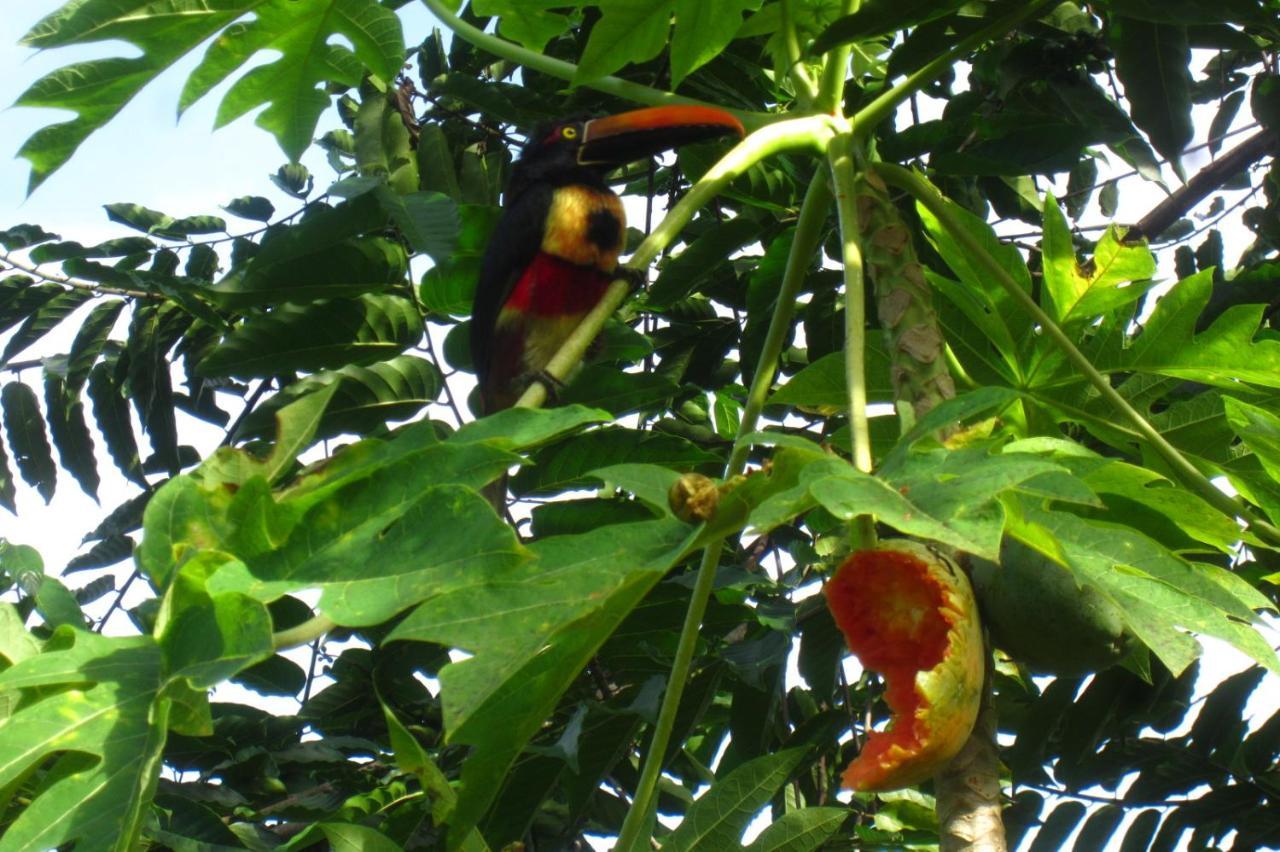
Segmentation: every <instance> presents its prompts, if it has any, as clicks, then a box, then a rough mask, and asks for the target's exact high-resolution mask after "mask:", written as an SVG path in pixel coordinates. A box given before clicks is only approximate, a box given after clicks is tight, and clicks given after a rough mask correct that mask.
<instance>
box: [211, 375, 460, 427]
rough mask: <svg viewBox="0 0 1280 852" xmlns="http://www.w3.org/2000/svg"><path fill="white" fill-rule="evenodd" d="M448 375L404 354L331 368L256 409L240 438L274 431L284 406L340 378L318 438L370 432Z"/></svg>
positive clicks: (421, 401) (423, 400)
mask: <svg viewBox="0 0 1280 852" xmlns="http://www.w3.org/2000/svg"><path fill="white" fill-rule="evenodd" d="M443 382H444V379H443V377H442V376H441V375H440V370H439V369H438V368H437V367H436V365H435V364H433V363H431V362H430V361H428V360H426V359H425V358H416V357H414V356H412V355H398V356H396V357H395V358H392V359H391V360H390V361H383V362H381V363H378V364H373V365H372V366H369V367H358V366H355V365H352V366H348V367H343V368H342V369H341V370H334V371H325V372H322V373H316V374H315V375H314V376H308V377H307V378H305V379H302V380H301V381H298V382H294V383H293V384H291V385H289V386H288V387H286V388H284V389H283V390H281V391H280V392H279V393H277V394H275V395H274V396H272V397H271V399H269V400H268V401H267V402H266V403H264V404H263V405H260V406H258V407H257V408H256V409H254V411H253V413H252V414H251V415H249V416H248V417H247V418H245V420H244V422H243V423H242V424H241V425H240V429H239V430H238V431H237V432H236V433H235V436H234V437H235V438H236V440H244V439H247V438H252V437H265V436H268V435H270V434H271V431H272V429H273V428H274V423H275V413H276V411H278V410H279V409H280V408H282V407H283V406H285V405H288V404H289V403H291V402H293V401H294V400H297V399H300V398H301V397H304V396H306V395H308V394H311V393H315V392H316V391H317V390H320V389H321V388H323V387H326V386H328V385H331V384H337V386H338V389H337V391H335V393H334V398H333V401H332V402H331V403H330V404H329V407H328V408H327V409H326V410H325V414H324V417H323V418H322V420H321V422H320V426H319V427H318V428H317V431H316V437H317V438H332V437H333V436H335V435H340V434H342V433H343V432H351V433H353V434H364V433H365V432H366V431H367V430H369V429H372V428H374V427H375V426H377V425H380V424H383V423H387V422H389V421H394V420H407V419H409V418H410V417H412V416H413V415H415V414H417V413H418V412H419V411H421V410H422V409H423V408H424V407H426V406H427V405H430V404H431V403H432V402H434V401H435V400H436V398H437V397H438V396H439V395H440V389H441V388H442V387H443Z"/></svg>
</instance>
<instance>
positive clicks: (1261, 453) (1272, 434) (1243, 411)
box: [1222, 396, 1280, 482]
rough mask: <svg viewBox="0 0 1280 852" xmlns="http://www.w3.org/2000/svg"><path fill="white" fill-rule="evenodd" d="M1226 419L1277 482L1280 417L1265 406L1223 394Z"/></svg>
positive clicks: (1279, 478)
mask: <svg viewBox="0 0 1280 852" xmlns="http://www.w3.org/2000/svg"><path fill="white" fill-rule="evenodd" d="M1222 403H1223V405H1224V406H1225V407H1226V411H1227V422H1228V423H1229V424H1231V429H1232V430H1233V431H1234V432H1235V433H1236V434H1237V435H1239V436H1240V440H1242V441H1244V443H1245V446H1247V447H1248V448H1249V449H1250V450H1252V451H1253V453H1254V455H1256V456H1257V457H1258V461H1260V462H1262V466H1263V467H1264V468H1266V471H1267V473H1268V474H1269V475H1270V476H1271V478H1272V479H1273V480H1275V481H1277V482H1280V417H1277V416H1276V415H1274V414H1272V413H1271V412H1270V411H1267V410H1266V409H1264V408H1259V407H1258V406H1256V405H1250V404H1249V403H1247V402H1243V401H1241V400H1238V399H1236V398H1235V397H1231V396H1224V397H1223V398H1222Z"/></svg>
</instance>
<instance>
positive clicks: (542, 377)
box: [530, 370, 565, 405]
mask: <svg viewBox="0 0 1280 852" xmlns="http://www.w3.org/2000/svg"><path fill="white" fill-rule="evenodd" d="M530 378H531V380H532V381H535V382H538V383H539V384H541V385H542V386H543V387H544V388H546V391H547V399H548V400H550V401H551V402H552V403H553V404H556V405H558V404H559V403H560V393H561V392H562V391H563V390H564V389H565V383H564V382H562V381H561V380H560V379H558V378H556V377H555V376H553V375H551V374H550V373H548V372H547V371H546V370H539V371H538V372H536V373H534V374H533V375H532V376H531V377H530Z"/></svg>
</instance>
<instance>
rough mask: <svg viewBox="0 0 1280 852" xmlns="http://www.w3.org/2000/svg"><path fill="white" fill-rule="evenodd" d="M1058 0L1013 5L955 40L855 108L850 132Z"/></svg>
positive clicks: (871, 123)
mask: <svg viewBox="0 0 1280 852" xmlns="http://www.w3.org/2000/svg"><path fill="white" fill-rule="evenodd" d="M1058 2H1059V0H1036V2H1034V3H1029V4H1028V5H1026V6H1024V7H1022V8H1020V9H1015V10H1014V11H1012V12H1010V13H1009V14H1007V15H1005V16H1003V17H1000V18H997V19H996V20H994V21H992V22H991V23H990V24H989V25H987V26H985V27H983V28H982V29H980V30H978V31H977V32H975V33H973V34H972V35H969V36H967V37H966V38H963V39H961V40H960V41H958V42H956V44H955V46H954V47H952V48H951V49H950V50H948V51H947V52H946V53H943V54H941V55H940V56H938V57H937V58H935V59H933V60H931V61H930V62H929V64H928V65H925V66H924V67H923V68H921V69H920V70H918V71H916V72H914V73H913V74H910V75H908V76H907V77H906V79H904V80H903V81H902V82H901V83H898V84H897V85H896V86H894V87H893V88H891V89H889V90H888V91H886V92H884V93H882V94H881V95H880V96H879V97H877V98H876V99H875V100H873V101H872V102H871V103H869V104H867V105H866V106H864V107H863V108H862V109H860V110H858V112H857V114H855V115H854V116H853V118H852V119H851V121H852V122H853V135H854V136H856V137H858V138H862V137H863V136H865V135H866V134H867V133H868V132H870V131H871V130H872V129H873V128H874V127H875V126H876V125H877V124H879V123H880V122H881V121H883V120H884V119H885V118H886V117H887V116H888V115H889V113H891V112H893V110H894V109H896V108H897V106H898V104H900V103H902V102H903V101H905V100H906V99H907V98H909V97H911V96H912V95H913V94H915V93H916V92H918V91H920V90H921V89H923V88H924V87H925V85H926V84H927V83H930V82H932V81H934V80H936V79H937V78H938V77H941V76H942V75H943V73H944V72H945V71H946V70H947V69H948V68H950V67H951V66H952V65H954V64H955V63H956V62H957V61H958V60H960V59H963V58H964V57H965V56H968V55H969V54H970V53H972V52H973V51H974V50H976V49H977V48H979V47H981V46H982V45H984V44H986V43H987V42H989V41H991V40H993V39H996V38H999V37H1001V36H1003V35H1005V34H1006V33H1009V32H1011V31H1012V30H1013V29H1014V28H1015V27H1017V26H1018V24H1020V23H1022V22H1023V21H1026V20H1030V19H1031V18H1034V17H1036V16H1037V15H1039V14H1040V13H1041V12H1043V11H1044V10H1045V9H1047V8H1049V7H1050V6H1056V5H1057V4H1058Z"/></svg>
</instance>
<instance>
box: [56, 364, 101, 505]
mask: <svg viewBox="0 0 1280 852" xmlns="http://www.w3.org/2000/svg"><path fill="white" fill-rule="evenodd" d="M44 404H45V414H46V416H47V418H48V420H49V434H50V435H51V436H52V437H53V445H54V446H55V447H57V448H58V458H59V459H61V460H62V466H63V467H64V468H66V469H67V471H69V472H70V473H71V475H72V476H73V477H75V480H76V482H78V483H80V488H81V490H83V491H84V493H85V494H88V495H89V496H90V497H92V498H93V499H94V500H97V499H98V483H99V479H98V462H97V459H96V458H95V457H94V453H93V438H92V437H91V436H90V434H89V425H88V424H87V423H86V422H85V419H84V403H82V402H81V401H80V397H79V394H74V395H73V394H71V393H70V392H69V391H68V390H67V387H66V384H65V383H64V382H63V380H62V379H61V378H59V377H58V376H57V375H55V374H53V373H50V372H48V371H47V370H46V371H45V376H44Z"/></svg>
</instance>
